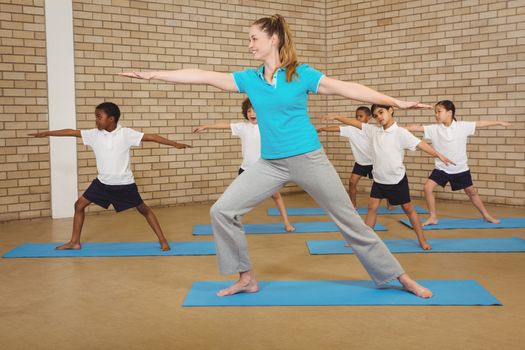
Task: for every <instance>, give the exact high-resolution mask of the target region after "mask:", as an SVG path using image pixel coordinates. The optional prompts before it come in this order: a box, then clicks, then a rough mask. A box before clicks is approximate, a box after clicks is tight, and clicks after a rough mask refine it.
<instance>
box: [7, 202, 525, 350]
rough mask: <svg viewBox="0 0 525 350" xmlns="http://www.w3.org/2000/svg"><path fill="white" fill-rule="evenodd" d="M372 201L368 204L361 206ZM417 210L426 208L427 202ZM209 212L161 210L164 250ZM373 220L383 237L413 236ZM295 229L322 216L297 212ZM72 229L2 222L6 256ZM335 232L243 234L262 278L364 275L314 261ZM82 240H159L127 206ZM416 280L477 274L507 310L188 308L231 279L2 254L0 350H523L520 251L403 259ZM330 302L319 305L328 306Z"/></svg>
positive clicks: (341, 260) (210, 266) (185, 262)
mask: <svg viewBox="0 0 525 350" xmlns="http://www.w3.org/2000/svg"><path fill="white" fill-rule="evenodd" d="M284 199H285V201H286V204H287V205H288V206H290V207H292V206H294V207H298V206H305V207H308V206H315V204H314V203H313V202H312V200H311V199H310V198H309V197H308V196H307V195H305V194H293V195H286V196H284ZM360 200H361V203H363V204H364V203H365V202H366V198H365V197H361V198H360ZM415 203H416V204H418V205H421V206H424V203H423V202H422V201H418V200H416V201H415ZM272 205H273V202H272V201H271V200H268V201H266V202H264V203H263V204H261V205H260V206H259V207H257V208H256V209H254V210H253V211H252V212H251V213H250V214H248V215H247V216H246V217H245V220H244V222H245V223H261V222H279V217H268V216H266V214H265V213H266V209H267V208H268V207H270V206H272ZM438 206H439V207H438V208H439V209H440V213H441V215H442V216H443V217H454V218H462V217H477V216H478V214H477V212H476V211H475V209H474V208H473V207H472V206H471V205H470V204H468V203H460V204H454V203H450V202H438ZM209 207H210V204H209V203H208V204H195V205H187V206H180V207H170V208H158V209H155V212H156V214H157V216H158V218H159V221H160V223H161V225H162V226H163V228H164V231H165V233H166V235H167V237H168V239H169V240H170V241H197V240H198V241H200V240H211V239H212V238H211V237H192V235H191V231H192V227H193V225H195V224H206V223H209V214H208V212H209ZM489 210H490V212H491V213H492V214H493V215H495V216H499V217H519V216H521V217H523V216H525V215H524V214H525V212H524V210H523V208H506V207H490V206H489ZM400 218H404V216H402V215H388V216H380V217H379V222H380V223H382V224H384V225H385V226H386V227H388V231H387V232H385V233H380V236H381V237H382V238H385V239H396V238H398V239H400V238H413V237H414V234H413V233H412V231H410V230H409V229H408V228H406V227H405V226H403V225H402V224H400V223H399V222H397V219H400ZM293 220H295V221H309V220H312V221H319V220H327V218H326V217H294V218H293ZM70 228H71V220H70V219H65V220H51V219H42V220H35V221H28V222H11V223H6V224H0V232H1V233H0V254H2V255H3V254H4V253H6V252H7V251H9V250H10V249H12V248H14V247H15V246H17V245H19V244H21V243H24V242H61V241H66V240H68V239H69V236H70ZM426 235H427V238H438V237H440V238H441V237H443V238H454V237H455V238H468V237H514V236H518V237H522V238H525V229H486V230H446V231H427V232H426ZM339 237H340V236H339V235H338V234H337V233H323V234H321V233H318V234H315V233H313V234H297V235H250V236H248V241H249V245H250V252H251V257H252V260H253V264H254V270H255V272H256V274H257V276H258V278H259V279H260V280H316V279H336V280H338V279H368V276H367V274H366V273H365V271H364V269H363V268H362V267H361V265H360V264H359V262H358V261H357V259H356V257H355V256H345V255H335V256H310V255H309V254H308V251H307V249H306V246H305V241H306V240H307V239H338V238H339ZM83 239H84V241H85V242H101V241H153V240H155V237H154V235H153V233H152V232H151V231H150V230H149V227H148V226H147V224H146V222H145V221H144V219H143V218H142V216H141V215H140V214H138V213H137V212H135V211H134V210H131V211H127V212H124V213H120V214H114V213H111V214H108V215H89V216H87V218H86V223H85V226H84V232H83ZM397 257H398V259H399V260H400V262H401V264H402V265H403V266H404V268H405V269H406V270H407V272H408V273H409V274H410V275H412V277H414V278H416V279H475V280H477V281H478V282H480V283H481V284H482V285H483V286H484V287H485V288H486V289H487V290H489V291H490V292H491V293H492V294H494V296H496V297H497V298H498V299H499V300H500V301H502V303H503V306H483V307H481V306H468V307H466V306H465V307H457V306H456V307H449V306H414V307H410V306H397V307H394V306H391V307H385V306H354V307H348V306H347V307H244V308H243V307H225V308H213V307H207V308H183V307H181V304H182V302H183V300H184V298H185V296H186V293H187V292H188V289H189V288H190V286H191V284H192V282H193V281H197V280H228V279H233V278H234V277H233V276H222V275H220V274H219V273H218V272H217V267H216V261H215V257H213V256H205V257H130V258H63V259H0V300H1V306H0V348H1V349H187V350H189V349H234V350H236V349H301V350H306V349H343V347H344V348H346V349H416V348H423V349H440V350H445V349H446V350H449V349H461V350H466V349H498V350H507V349H523V348H524V347H525V345H524V344H525V332H524V327H525V297H524V295H525V293H524V288H525V254H523V253H503V254H502V253H493V254H485V253H475V254H472V253H471V254H468V253H461V254H460V253H454V254H451V253H449V254H400V255H397ZM329 297H330V296H327V298H329Z"/></svg>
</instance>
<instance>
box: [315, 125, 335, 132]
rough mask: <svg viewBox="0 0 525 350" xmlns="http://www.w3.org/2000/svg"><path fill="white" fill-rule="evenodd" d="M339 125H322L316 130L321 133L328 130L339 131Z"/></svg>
mask: <svg viewBox="0 0 525 350" xmlns="http://www.w3.org/2000/svg"><path fill="white" fill-rule="evenodd" d="M339 130H340V129H339V127H338V126H336V125H332V126H322V127H320V128H317V132H318V133H321V132H323V131H330V132H339Z"/></svg>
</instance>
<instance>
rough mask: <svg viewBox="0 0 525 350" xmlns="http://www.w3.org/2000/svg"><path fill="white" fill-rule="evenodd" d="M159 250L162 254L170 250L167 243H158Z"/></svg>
mask: <svg viewBox="0 0 525 350" xmlns="http://www.w3.org/2000/svg"><path fill="white" fill-rule="evenodd" d="M160 250H162V251H163V252H166V251H168V250H171V248H170V245H169V244H168V242H167V241H164V242H160Z"/></svg>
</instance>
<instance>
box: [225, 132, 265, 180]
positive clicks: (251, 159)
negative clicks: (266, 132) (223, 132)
mask: <svg viewBox="0 0 525 350" xmlns="http://www.w3.org/2000/svg"><path fill="white" fill-rule="evenodd" d="M230 127H231V130H232V135H233V136H238V137H239V138H240V139H241V147H242V164H241V168H242V169H243V170H246V169H248V168H249V167H250V165H252V164H254V163H255V162H257V161H258V160H259V158H261V134H260V133H259V125H258V124H252V123H249V122H243V123H232V124H230Z"/></svg>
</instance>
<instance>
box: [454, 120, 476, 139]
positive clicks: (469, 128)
mask: <svg viewBox="0 0 525 350" xmlns="http://www.w3.org/2000/svg"><path fill="white" fill-rule="evenodd" d="M458 126H459V127H460V128H461V129H462V130H463V132H464V133H465V135H467V136H472V135H474V133H475V132H476V122H458Z"/></svg>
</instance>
